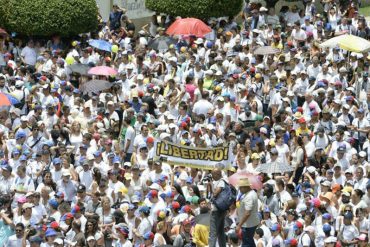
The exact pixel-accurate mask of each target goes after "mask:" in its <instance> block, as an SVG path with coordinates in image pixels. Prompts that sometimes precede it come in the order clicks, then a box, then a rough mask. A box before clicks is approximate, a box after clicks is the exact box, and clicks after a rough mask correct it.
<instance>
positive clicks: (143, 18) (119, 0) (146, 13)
mask: <svg viewBox="0 0 370 247" xmlns="http://www.w3.org/2000/svg"><path fill="white" fill-rule="evenodd" d="M96 3H97V5H98V6H99V11H100V14H101V16H102V17H103V20H104V21H107V20H108V18H109V13H110V11H111V9H112V6H113V4H117V5H118V6H120V7H123V8H125V9H126V10H127V16H128V17H129V18H130V19H131V20H132V21H133V22H134V24H135V26H136V31H139V30H140V29H141V27H142V26H144V25H145V24H147V23H149V22H150V17H151V16H152V15H153V13H154V12H152V11H150V10H148V9H146V8H145V0H96Z"/></svg>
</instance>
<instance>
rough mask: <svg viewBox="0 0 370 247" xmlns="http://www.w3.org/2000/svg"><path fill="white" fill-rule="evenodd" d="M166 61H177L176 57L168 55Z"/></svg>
mask: <svg viewBox="0 0 370 247" xmlns="http://www.w3.org/2000/svg"><path fill="white" fill-rule="evenodd" d="M168 61H170V62H175V63H177V58H176V57H170V58H169V59H168Z"/></svg>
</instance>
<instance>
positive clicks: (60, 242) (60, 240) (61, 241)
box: [53, 236, 95, 244]
mask: <svg viewBox="0 0 370 247" xmlns="http://www.w3.org/2000/svg"><path fill="white" fill-rule="evenodd" d="M91 237H92V236H91ZM94 239H95V238H94ZM53 243H54V244H63V239H61V238H56V239H55V240H54V242H53Z"/></svg>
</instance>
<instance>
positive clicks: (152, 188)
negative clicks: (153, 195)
mask: <svg viewBox="0 0 370 247" xmlns="http://www.w3.org/2000/svg"><path fill="white" fill-rule="evenodd" d="M149 189H151V190H158V191H159V190H160V189H161V187H160V186H159V184H157V183H152V185H150V186H149Z"/></svg>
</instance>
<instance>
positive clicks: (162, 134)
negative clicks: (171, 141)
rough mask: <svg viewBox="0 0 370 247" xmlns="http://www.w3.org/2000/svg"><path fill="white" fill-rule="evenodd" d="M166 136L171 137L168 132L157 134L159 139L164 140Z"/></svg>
mask: <svg viewBox="0 0 370 247" xmlns="http://www.w3.org/2000/svg"><path fill="white" fill-rule="evenodd" d="M168 137H171V135H170V134H168V133H161V134H160V135H159V139H161V140H164V139H166V138H168Z"/></svg>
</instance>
